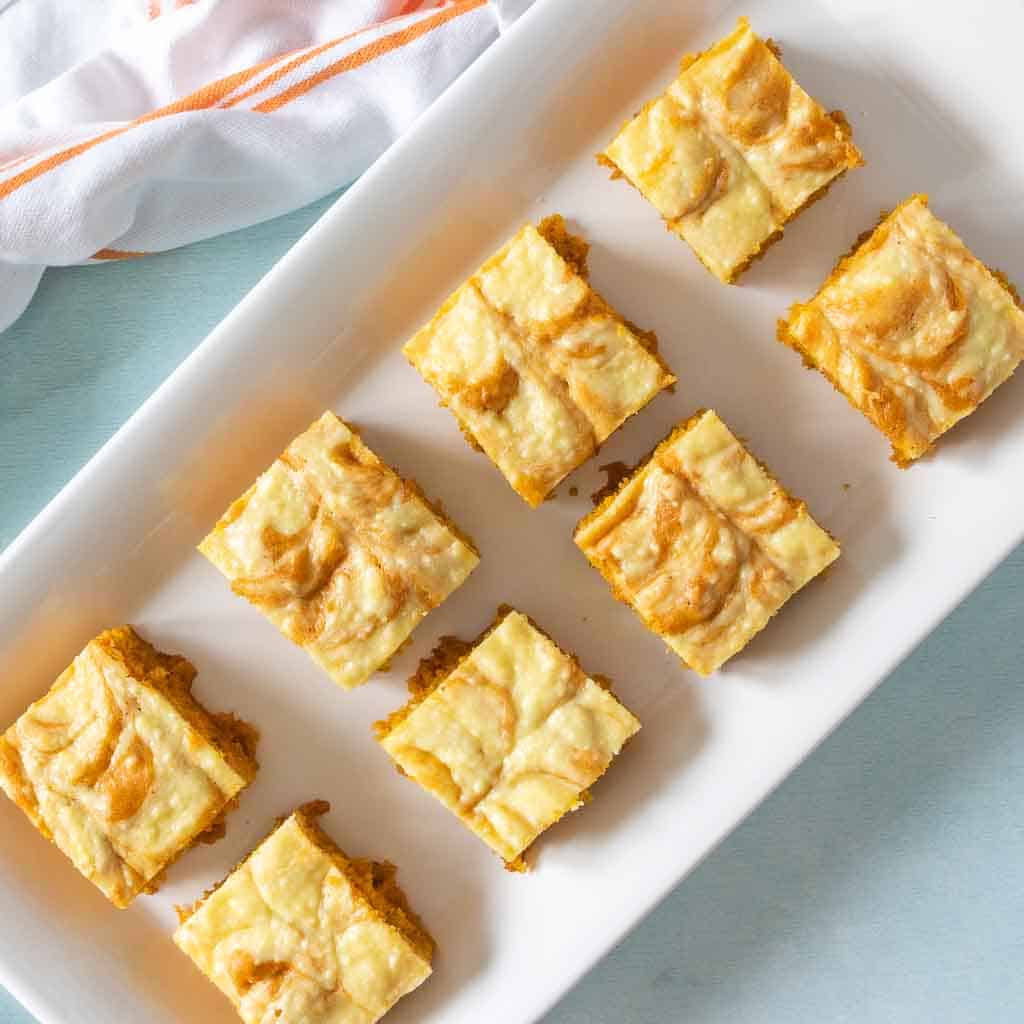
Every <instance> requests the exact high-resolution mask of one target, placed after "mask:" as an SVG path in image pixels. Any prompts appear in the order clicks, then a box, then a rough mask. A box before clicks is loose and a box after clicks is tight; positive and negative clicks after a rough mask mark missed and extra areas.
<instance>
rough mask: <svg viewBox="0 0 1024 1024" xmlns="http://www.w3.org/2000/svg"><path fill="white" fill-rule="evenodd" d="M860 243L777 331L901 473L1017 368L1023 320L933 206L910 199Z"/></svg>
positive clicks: (996, 278) (997, 279)
mask: <svg viewBox="0 0 1024 1024" xmlns="http://www.w3.org/2000/svg"><path fill="white" fill-rule="evenodd" d="M858 241H859V244H858V246H857V247H856V248H855V249H854V251H853V252H852V253H851V254H850V255H849V256H846V257H844V258H843V259H842V260H841V261H840V262H839V265H838V266H837V267H836V268H835V270H833V271H832V273H831V275H830V276H829V278H828V279H827V280H826V281H825V283H824V285H822V287H821V289H820V291H819V292H818V294H817V295H815V296H814V298H813V299H811V300H810V302H807V303H797V304H796V305H794V306H793V307H792V308H791V309H790V311H789V318H788V320H783V321H780V322H779V340H780V341H782V342H784V343H785V344H787V345H789V346H791V347H792V348H795V349H796V350H797V351H798V352H799V353H800V354H801V355H802V356H803V358H804V362H805V363H806V364H807V365H808V366H809V367H813V368H816V369H818V370H820V371H821V372H822V373H823V374H824V375H825V376H826V377H827V378H828V379H829V380H830V381H831V382H832V384H833V385H834V386H835V388H836V390H838V391H839V392H840V393H841V394H843V395H845V396H846V399H847V400H848V401H849V402H850V404H851V405H853V406H854V408H856V409H859V410H860V411H861V412H862V413H863V414H864V415H865V416H867V418H868V419H869V420H871V422H872V423H874V425H875V426H876V427H878V429H879V430H881V431H882V433H883V434H885V435H886V437H888V438H889V440H890V442H891V443H892V450H893V460H894V461H895V462H896V463H897V464H899V465H901V466H906V465H908V464H909V463H910V462H912V461H913V460H914V459H917V458H919V457H920V456H921V455H923V454H924V453H925V452H926V451H928V449H929V448H930V447H931V445H932V443H933V442H934V441H935V440H936V438H938V437H939V436H940V435H941V434H944V433H945V432H946V431H947V430H949V428H950V427H952V426H953V424H954V423H956V422H957V421H958V420H961V419H963V418H964V416H967V415H969V414H970V413H972V412H974V410H975V409H977V408H978V406H979V405H980V404H981V403H982V402H983V401H984V400H985V399H986V398H988V396H989V395H990V394H992V392H993V391H994V390H995V389H996V388H997V387H998V386H999V385H1000V384H1002V383H1003V381H1005V380H1006V379H1007V378H1008V377H1009V376H1010V374H1012V373H1013V371H1014V370H1015V369H1016V368H1017V364H1018V363H1019V362H1020V361H1021V357H1022V355H1024V312H1022V311H1021V308H1020V301H1019V299H1018V297H1017V295H1016V293H1015V292H1014V291H1013V290H1012V288H1011V286H1010V285H1009V284H1008V283H1007V282H1006V281H1005V279H1004V278H1003V277H1002V276H1001V275H999V274H997V273H993V272H992V271H991V270H989V269H988V268H987V267H985V265H984V264H983V263H981V262H980V261H979V260H977V259H975V257H974V256H973V255H972V254H971V252H970V250H969V249H968V248H967V247H966V246H965V245H964V243H963V242H961V241H960V239H959V238H957V236H956V235H955V234H953V232H952V231H951V230H950V229H949V228H948V227H947V226H946V225H945V224H944V223H943V222H942V221H941V220H939V219H938V218H937V217H936V216H934V214H932V212H931V211H930V210H929V209H928V197H927V196H923V195H915V196H911V197H910V198H909V199H907V200H906V201H905V202H903V203H902V204H900V206H898V207H897V208H896V209H895V210H894V211H893V212H892V213H891V214H889V215H888V216H887V217H885V218H884V219H883V220H882V221H881V223H880V224H879V225H878V227H876V228H875V230H874V231H873V232H871V233H870V234H869V235H868V236H867V237H862V238H861V239H860V240H858Z"/></svg>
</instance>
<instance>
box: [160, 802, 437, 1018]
mask: <svg viewBox="0 0 1024 1024" xmlns="http://www.w3.org/2000/svg"><path fill="white" fill-rule="evenodd" d="M329 809H330V805H329V804H327V803H325V802H323V801H318V802H315V803H311V804H307V805H305V806H303V807H300V808H299V809H298V810H297V811H296V812H295V813H294V814H292V815H291V817H289V818H286V819H285V820H284V821H283V822H281V823H280V824H279V825H278V826H277V828H275V829H274V831H273V832H271V834H270V835H269V836H268V837H267V838H266V839H264V840H263V842H262V843H260V845H259V846H258V847H256V849H255V850H254V851H253V852H252V853H251V854H250V855H249V856H248V857H247V858H246V860H244V861H243V862H242V863H241V864H239V865H238V867H236V868H235V869H234V871H232V872H231V874H230V875H228V877H227V878H225V879H224V881H222V882H221V883H220V884H219V885H218V886H217V887H216V888H214V889H213V890H211V891H210V892H208V893H207V894H206V895H205V896H203V897H202V899H200V900H199V901H198V902H197V903H196V904H195V905H194V906H192V907H190V908H188V909H179V911H178V913H179V915H180V916H181V919H182V921H181V925H180V927H179V928H178V930H177V931H176V932H175V933H174V941H175V942H176V943H177V945H178V946H179V948H180V949H181V950H182V951H183V952H184V953H186V954H187V955H188V956H190V957H191V958H192V960H193V961H194V963H195V964H196V966H197V967H198V968H199V969H200V970H201V971H202V972H203V973H204V974H205V975H206V976H207V977H208V978H209V979H210V981H212V982H213V983H214V984H215V985H216V986H217V987H218V988H219V989H220V990H221V991H222V992H223V993H224V995H226V996H227V997H228V999H230V1000H231V1002H232V1003H233V1004H234V1007H235V1009H236V1010H237V1011H238V1014H239V1016H240V1017H241V1018H242V1020H243V1021H245V1024H269V1022H271V1021H280V1022H281V1024H292V1022H294V1024H299V1022H301V1024H373V1022H374V1021H376V1020H380V1018H381V1017H383V1016H384V1014H385V1013H387V1012H388V1010H390V1009H391V1007H392V1006H394V1004H395V1003H397V1002H398V1000H399V999H401V998H402V996H404V995H406V994H407V993H409V992H411V991H412V990H413V989H414V988H416V987H417V986H418V985H420V984H421V983H422V982H423V981H425V980H426V978H427V977H428V976H429V975H430V961H431V959H432V957H433V953H434V940H433V939H432V938H431V937H430V935H429V934H428V933H427V931H426V929H425V928H424V927H423V924H422V923H421V922H420V920H419V919H418V918H417V917H416V915H415V914H413V912H412V911H411V910H410V909H409V906H408V904H407V902H406V899H405V894H404V893H403V892H402V890H401V889H400V888H399V887H398V885H397V883H396V882H395V868H394V867H393V866H392V865H391V864H387V863H375V862H373V861H370V860H350V859H349V858H348V857H347V856H346V855H345V854H344V853H342V851H341V850H340V849H338V847H337V846H336V845H335V843H334V842H333V840H331V838H330V837H329V836H328V835H327V834H326V833H325V832H324V831H323V830H322V829H321V828H320V827H319V825H318V824H317V822H316V818H317V816H318V815H320V814H323V813H326V812H327V811H328V810H329Z"/></svg>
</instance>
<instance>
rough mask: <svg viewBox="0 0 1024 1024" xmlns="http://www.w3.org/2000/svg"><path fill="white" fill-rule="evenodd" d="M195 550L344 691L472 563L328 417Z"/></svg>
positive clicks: (405, 489)
mask: <svg viewBox="0 0 1024 1024" xmlns="http://www.w3.org/2000/svg"><path fill="white" fill-rule="evenodd" d="M199 550H200V551H201V552H202V553H203V554H204V555H206V557H207V558H208V559H210V561H211V562H213V564H214V565H216V566H217V568H218V569H220V571H221V572H222V573H224V575H225V576H226V577H227V578H228V579H229V580H230V581H231V587H232V589H233V590H234V591H235V592H236V593H238V594H241V595H242V596H243V597H245V598H247V599H248V600H249V601H251V602H252V603H253V604H255V605H256V606H257V607H258V608H259V609H260V611H262V612H263V614H264V615H266V617H267V618H268V619H270V621H271V622H273V623H274V624H275V625H276V626H277V627H278V628H279V629H280V630H281V632H282V633H284V635H285V636H287V637H288V638H289V639H290V640H293V641H294V642H295V643H297V644H299V645H301V646H302V647H303V648H305V650H306V652H307V653H308V654H309V655H310V657H311V658H313V660H314V661H316V662H317V664H319V665H321V666H322V667H323V668H324V669H325V670H326V671H327V672H328V673H330V675H331V677H332V678H333V679H334V680H335V681H336V682H338V683H340V684H341V685H342V686H345V687H353V686H358V685H360V684H361V683H364V682H366V680H367V679H368V678H369V677H370V676H371V675H372V674H373V673H374V672H375V671H376V670H377V669H378V668H380V666H381V665H382V664H384V662H386V661H387V660H388V658H390V657H391V655H392V654H394V652H395V651H396V650H397V649H398V648H399V647H400V646H401V645H402V643H404V641H405V640H406V638H407V637H408V636H409V634H410V633H411V632H412V631H413V629H414V628H415V626H416V625H417V623H418V622H419V621H420V619H422V618H423V617H424V616H425V615H426V614H427V612H429V611H430V610H431V609H432V608H435V607H436V606H437V605H439V604H440V603H441V602H442V601H443V600H444V599H445V598H446V597H447V596H448V595H449V594H450V593H452V591H454V590H456V589H457V588H458V587H459V586H461V585H462V583H463V582H464V580H465V579H466V577H467V576H468V575H469V574H470V572H472V571H473V569H474V568H475V567H476V565H477V562H478V561H479V557H478V555H477V553H476V551H475V550H474V549H473V548H472V547H471V546H470V544H469V543H468V541H467V540H465V539H464V538H463V537H462V536H461V535H460V534H458V533H457V532H456V531H455V529H454V527H453V526H452V524H451V523H450V522H449V521H448V520H447V519H445V518H444V517H443V516H442V515H441V514H439V513H438V512H437V511H436V510H435V509H433V508H432V507H431V506H430V505H429V504H428V503H427V502H426V501H425V500H424V498H423V496H422V495H421V494H420V492H419V490H418V489H417V487H416V486H415V484H412V483H410V482H409V481H406V480H403V479H402V478H401V477H400V476H398V474H397V473H395V472H394V470H392V469H391V468H390V467H389V466H387V465H386V464H385V463H383V462H382V461H381V460H380V459H378V458H377V456H376V455H374V454H373V452H372V451H370V449H369V448H367V447H366V445H364V444H363V443H362V441H361V440H360V439H359V437H358V436H357V435H356V434H355V433H354V432H353V431H352V430H351V429H350V428H349V427H348V426H347V425H346V424H345V423H343V422H342V421H341V420H340V419H338V417H337V416H335V415H334V413H331V412H327V413H324V415H323V416H321V417H320V419H319V420H317V421H316V423H314V424H313V425H312V426H311V427H310V428H309V429H308V430H307V431H305V433H303V434H300V435H299V436H298V437H297V438H296V439H295V440H294V441H292V443H291V444H290V445H289V446H288V448H287V449H286V450H285V451H284V453H283V454H282V455H281V456H280V458H278V459H277V460H276V461H275V462H274V464H273V465H272V466H271V467H270V468H269V469H268V470H267V471H266V472H265V473H264V474H263V475H262V476H261V477H260V478H259V479H258V480H257V481H256V483H255V484H253V486H252V487H250V488H249V490H248V491H246V493H245V494H244V495H242V497H241V498H239V499H238V501H236V502H235V503H234V504H233V505H232V506H231V507H230V508H229V509H228V511H227V512H226V513H225V514H224V516H223V517H222V518H221V520H220V522H218V523H217V525H216V527H214V529H213V531H212V532H211V533H210V534H209V536H207V537H206V539H205V540H204V541H203V542H202V544H200V546H199Z"/></svg>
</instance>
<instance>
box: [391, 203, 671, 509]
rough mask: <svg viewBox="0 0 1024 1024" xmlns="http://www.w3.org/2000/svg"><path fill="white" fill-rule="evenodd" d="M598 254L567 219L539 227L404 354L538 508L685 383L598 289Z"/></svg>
mask: <svg viewBox="0 0 1024 1024" xmlns="http://www.w3.org/2000/svg"><path fill="white" fill-rule="evenodd" d="M588 248H589V247H588V245H587V243H586V242H584V241H583V240H582V239H580V238H576V237H574V236H572V235H570V234H569V233H568V232H567V231H566V228H565V223H564V221H563V220H562V218H561V217H559V216H552V217H548V218H547V219H545V220H543V221H541V223H540V224H539V225H538V226H537V227H534V226H533V225H532V224H528V225H527V226H526V227H524V228H523V229H522V230H521V231H519V232H518V234H516V235H515V237H514V238H513V239H512V240H511V241H510V242H509V243H508V244H507V245H505V246H504V247H503V248H502V249H500V250H499V251H498V252H497V253H496V254H495V255H494V256H492V257H491V258H490V259H489V260H488V261H487V262H486V263H484V265H483V266H482V267H481V268H480V269H479V270H478V271H477V272H476V273H475V274H473V275H472V277H470V278H469V280H468V281H466V282H465V284H463V285H462V286H461V287H460V288H459V289H458V290H457V291H456V292H455V293H454V294H453V295H451V296H450V297H449V298H448V300H447V301H446V302H445V303H444V305H443V306H442V307H441V308H440V310H439V311H438V312H437V314H436V315H435V316H434V318H433V319H432V320H431V321H430V323H428V324H427V325H426V326H425V327H424V328H423V329H422V330H420V331H419V333H417V334H416V335H415V336H414V337H413V338H412V339H411V340H410V341H409V342H407V343H406V345H405V348H404V349H403V352H404V353H405V355H406V357H407V358H408V360H409V361H410V362H411V363H412V365H413V366H415V367H416V369H417V370H418V371H419V372H420V374H421V375H422V376H423V377H424V379H425V380H426V381H427V382H428V383H429V384H431V385H432V386H433V387H434V388H435V389H436V391H437V393H438V394H439V395H440V397H441V404H442V405H446V406H447V407H448V408H449V409H451V411H452V413H454V415H455V417H456V419H457V420H458V421H459V424H460V426H461V427H462V430H463V432H464V433H465V435H466V437H467V439H468V440H469V441H470V443H471V444H473V445H474V447H478V448H480V449H482V450H483V451H484V452H485V453H486V454H487V455H488V456H489V457H490V459H491V461H492V462H493V463H494V464H495V465H496V466H497V467H498V469H499V470H500V471H501V472H502V473H503V474H504V476H505V478H506V479H507V480H508V482H509V483H510V484H511V485H512V488H513V489H514V490H515V491H516V492H517V493H518V494H519V495H520V496H521V497H523V498H524V499H525V500H526V501H527V502H529V504H530V505H532V506H537V505H539V504H540V503H541V502H542V501H543V500H544V498H545V497H546V496H547V495H548V494H549V493H550V492H551V490H552V488H553V487H554V486H555V485H556V484H557V483H558V482H559V481H560V480H562V478H563V477H565V476H566V475H567V474H568V473H571V472H572V470H574V469H575V468H576V467H577V466H579V465H580V464H581V463H582V462H584V461H585V460H586V459H588V458H589V457H590V456H591V455H593V454H594V452H596V451H597V449H598V447H599V446H600V445H601V443H602V442H603V441H605V440H606V439H607V438H608V437H609V435H611V434H612V433H613V432H614V431H615V430H616V429H618V427H619V426H621V425H622V423H623V422H625V420H626V419H627V418H628V417H630V416H632V415H633V413H635V412H637V411H639V410H640V409H642V408H643V407H644V406H645V405H646V404H647V403H648V402H649V401H650V400H651V399H652V398H653V397H654V396H655V395H656V394H657V393H658V392H659V391H661V390H662V388H666V387H669V386H670V385H672V384H673V383H675V377H674V376H673V375H672V374H671V373H670V372H669V370H668V368H667V367H666V366H665V364H664V362H663V361H662V360H661V358H660V357H659V356H658V354H657V351H656V344H657V339H656V338H655V336H654V335H653V334H652V333H650V332H645V331H641V330H640V329H639V328H637V327H635V326H633V325H632V324H630V323H629V322H628V321H626V320H624V319H623V318H622V317H621V316H620V315H619V314H618V313H617V312H616V311H615V310H614V309H612V307H611V306H609V305H608V303H607V302H605V301H604V300H603V299H602V298H601V297H600V296H599V295H598V294H597V293H596V292H594V291H593V289H592V288H591V287H590V285H589V284H588V283H587V265H586V257H587V250H588Z"/></svg>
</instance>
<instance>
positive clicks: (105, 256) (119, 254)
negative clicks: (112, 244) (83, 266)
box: [89, 249, 146, 260]
mask: <svg viewBox="0 0 1024 1024" xmlns="http://www.w3.org/2000/svg"><path fill="white" fill-rule="evenodd" d="M145 255H146V253H144V252H133V251H132V250H131V249H100V250H99V251H98V252H94V253H93V254H92V256H90V257H89V259H91V260H134V259H136V258H138V257H139V256H145Z"/></svg>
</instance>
